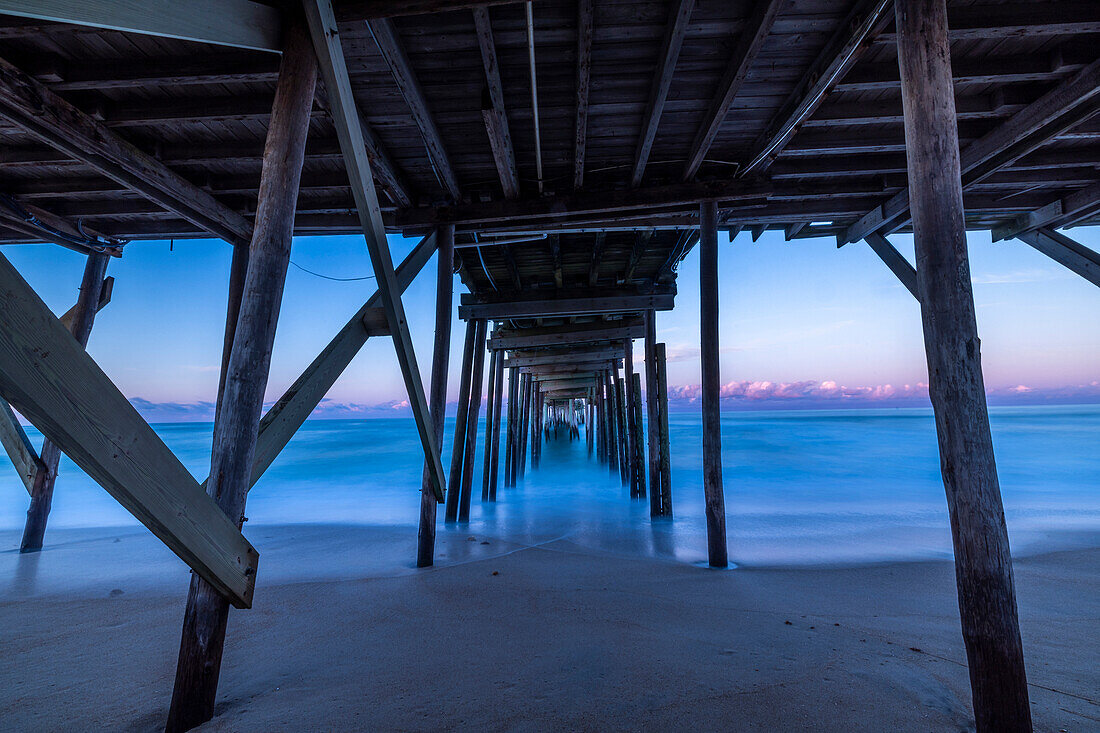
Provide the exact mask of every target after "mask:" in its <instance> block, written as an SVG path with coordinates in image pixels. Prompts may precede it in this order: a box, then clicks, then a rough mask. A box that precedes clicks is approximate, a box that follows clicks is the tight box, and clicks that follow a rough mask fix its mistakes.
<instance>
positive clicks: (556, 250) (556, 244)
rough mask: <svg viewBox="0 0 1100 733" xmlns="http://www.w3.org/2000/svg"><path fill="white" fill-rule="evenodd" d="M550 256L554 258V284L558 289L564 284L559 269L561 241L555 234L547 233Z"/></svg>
mask: <svg viewBox="0 0 1100 733" xmlns="http://www.w3.org/2000/svg"><path fill="white" fill-rule="evenodd" d="M549 241H550V257H551V258H552V259H553V260H554V285H555V286H556V287H557V288H558V289H559V290H560V289H561V288H562V286H563V285H564V281H563V277H562V269H561V242H560V241H559V239H558V235H557V234H551V235H549Z"/></svg>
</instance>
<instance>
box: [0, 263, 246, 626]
mask: <svg viewBox="0 0 1100 733" xmlns="http://www.w3.org/2000/svg"><path fill="white" fill-rule="evenodd" d="M0 294H2V295H3V297H0V395H2V396H3V398H4V399H5V400H7V401H8V402H10V403H11V404H12V405H13V406H14V407H15V409H17V410H19V412H20V413H21V414H22V415H24V416H25V417H26V418H27V419H28V420H30V421H31V423H33V424H34V426H35V427H37V428H38V429H39V430H41V431H42V433H43V434H44V435H46V436H47V437H48V438H49V439H50V440H51V441H53V442H54V443H55V444H57V445H58V446H59V447H60V448H61V450H62V451H64V452H65V454H66V455H67V456H69V457H70V458H71V459H72V460H73V462H74V463H76V464H77V465H78V466H80V468H81V469H82V470H83V471H84V472H85V473H87V474H88V475H89V476H91V477H92V479H93V480H95V481H96V482H98V483H99V484H100V485H101V486H103V488H104V489H106V490H107V491H108V493H110V494H111V496H113V497H114V498H115V499H117V500H118V502H119V503H120V504H122V505H123V506H124V507H125V508H126V509H127V510H128V511H129V512H130V513H131V514H133V515H134V516H135V517H136V518H137V519H138V520H139V521H140V522H141V523H142V524H144V525H145V526H146V527H148V528H149V530H150V531H151V532H152V533H153V534H154V535H156V536H157V537H158V538H159V539H160V540H161V541H162V542H164V543H165V545H167V546H168V548H169V549H170V550H172V552H174V553H176V555H178V556H179V557H180V559H181V560H183V561H184V562H185V563H187V564H188V565H189V566H190V567H192V568H193V569H194V570H195V572H197V573H198V574H199V575H201V576H202V577H203V578H205V579H206V580H207V581H208V582H210V583H211V584H212V585H214V586H215V587H217V588H218V589H219V590H220V591H221V592H223V593H224V594H225V595H226V596H227V597H229V598H230V599H231V600H232V601H233V603H234V605H238V606H240V607H244V608H247V607H249V606H250V605H251V603H252V592H253V588H254V585H255V580H256V561H257V558H258V557H259V554H258V553H257V552H256V550H255V549H253V547H252V546H251V545H250V544H249V543H248V541H247V540H246V539H245V538H244V537H243V536H242V535H241V533H240V532H239V531H238V530H237V528H236V526H235V525H234V524H233V523H232V522H230V521H229V519H227V518H226V516H225V514H224V513H223V512H222V511H221V509H219V508H218V506H217V505H216V504H215V503H214V500H213V499H211V498H210V497H209V496H207V495H206V493H205V492H204V491H203V490H202V489H201V488H200V487H199V485H198V483H197V482H196V481H195V479H194V478H193V477H192V476H191V474H190V473H189V472H188V471H187V469H186V468H185V467H184V466H183V464H182V463H180V462H179V460H178V459H177V458H176V457H175V456H174V455H173V454H172V452H171V451H170V450H169V449H168V447H167V446H165V445H164V443H163V442H162V441H161V440H160V438H159V437H157V434H156V433H155V432H153V429H152V428H151V427H149V425H148V423H146V422H145V421H144V420H142V419H141V416H139V415H138V413H137V410H135V409H134V407H133V406H132V405H131V404H130V403H129V401H128V400H127V399H126V398H125V397H124V396H123V395H122V393H121V392H119V391H118V389H117V388H116V387H115V386H114V385H113V384H112V383H111V380H110V379H109V378H108V377H107V375H106V374H104V373H103V371H102V370H101V369H100V368H99V367H98V366H97V365H96V364H95V362H94V361H92V358H91V357H90V356H88V354H87V353H85V352H84V349H83V348H81V346H80V344H79V343H77V341H76V340H75V339H74V338H73V337H72V334H70V333H69V332H68V331H67V330H65V327H64V326H62V325H61V323H60V322H59V321H58V320H57V318H55V317H54V315H53V313H51V312H50V310H49V309H48V308H47V307H46V306H45V304H44V303H42V301H41V300H39V298H38V296H37V295H35V293H34V291H33V290H31V288H30V286H29V285H27V283H26V282H25V281H24V280H23V279H22V278H21V277H20V276H19V274H18V273H17V272H16V271H15V268H13V267H12V266H11V264H9V263H8V261H7V259H6V258H4V257H3V256H2V255H0Z"/></svg>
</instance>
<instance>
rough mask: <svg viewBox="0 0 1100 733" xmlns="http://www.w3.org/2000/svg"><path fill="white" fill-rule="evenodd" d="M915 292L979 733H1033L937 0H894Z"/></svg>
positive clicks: (942, 10) (941, 6) (943, 10)
mask: <svg viewBox="0 0 1100 733" xmlns="http://www.w3.org/2000/svg"><path fill="white" fill-rule="evenodd" d="M895 15H896V21H897V29H898V38H897V42H898V62H899V66H900V69H901V86H902V109H903V110H904V114H905V148H906V158H907V162H908V170H909V191H910V193H909V203H910V206H911V208H912V215H913V231H914V240H915V244H916V265H917V290H918V292H919V293H920V303H921V320H922V321H923V323H924V344H925V351H926V353H927V358H928V392H929V396H930V397H931V398H932V408H933V411H934V412H935V415H936V432H937V435H938V437H939V447H940V470H941V472H942V474H943V484H944V488H945V490H946V493H947V505H948V509H949V510H950V513H951V537H952V541H953V543H954V549H955V578H956V582H957V584H958V591H959V613H960V616H961V619H962V632H963V641H964V642H965V645H966V656H967V660H968V662H969V665H970V685H971V691H972V694H973V700H974V716H975V719H976V721H977V724H978V730H979V731H1030V730H1031V711H1030V708H1029V705H1028V692H1027V677H1026V674H1025V670H1024V653H1023V644H1022V643H1021V641H1020V627H1019V622H1018V620H1017V615H1016V592H1015V588H1014V583H1013V577H1012V557H1011V553H1010V551H1009V545H1008V533H1007V530H1006V528H1005V519H1004V510H1003V508H1002V506H1001V490H1000V486H999V484H998V480H997V466H996V463H995V461H994V457H993V440H992V437H991V435H990V431H989V414H988V409H987V407H986V401H985V385H984V381H983V378H982V365H981V354H980V342H979V340H978V327H977V320H976V318H975V314H974V294H973V291H972V289H971V282H970V265H969V262H968V257H967V249H966V228H965V220H964V217H963V199H962V183H961V169H960V165H959V139H958V128H957V124H956V117H955V100H954V94H953V88H952V77H951V55H950V45H949V43H948V29H947V6H946V2H945V0H897V2H896V3H895Z"/></svg>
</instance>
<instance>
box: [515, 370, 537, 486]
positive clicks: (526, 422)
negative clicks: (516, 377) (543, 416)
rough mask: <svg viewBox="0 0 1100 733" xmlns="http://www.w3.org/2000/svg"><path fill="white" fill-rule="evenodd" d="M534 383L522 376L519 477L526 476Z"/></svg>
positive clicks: (528, 375)
mask: <svg viewBox="0 0 1100 733" xmlns="http://www.w3.org/2000/svg"><path fill="white" fill-rule="evenodd" d="M534 386H535V382H534V380H533V379H531V375H530V374H524V375H523V394H522V395H520V407H521V409H522V411H523V414H522V415H521V416H520V421H519V471H518V474H519V476H520V477H522V476H525V475H526V474H527V435H528V434H529V433H530V426H531V394H532V392H534Z"/></svg>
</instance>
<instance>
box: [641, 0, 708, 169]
mask: <svg viewBox="0 0 1100 733" xmlns="http://www.w3.org/2000/svg"><path fill="white" fill-rule="evenodd" d="M694 9H695V0H674V2H673V3H672V5H671V6H670V9H669V14H668V22H667V23H666V24H665V36H664V40H663V41H662V42H661V52H660V54H659V55H658V56H657V68H656V70H655V71H654V73H653V82H652V84H650V89H649V102H647V103H646V109H645V114H644V116H643V117H642V131H641V135H639V137H638V147H637V149H636V150H635V152H634V172H633V173H632V174H631V176H630V185H631V186H633V187H635V188H637V187H638V186H639V185H640V184H641V182H642V176H643V175H644V174H645V167H646V164H647V163H648V162H649V154H650V152H651V151H652V150H653V141H654V139H656V137H657V128H658V127H659V126H660V124H661V113H662V112H664V109H665V100H667V99H668V90H669V89H670V88H671V87H672V77H673V75H674V74H675V72H676V61H677V59H679V58H680V47H681V46H683V44H684V36H685V35H687V29H688V22H689V21H690V20H691V12H692V10H694Z"/></svg>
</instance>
